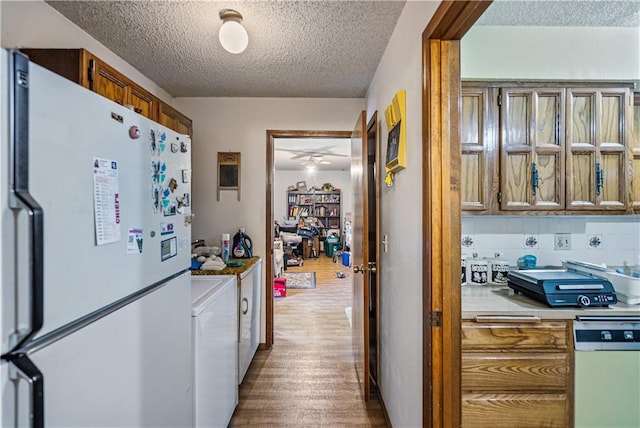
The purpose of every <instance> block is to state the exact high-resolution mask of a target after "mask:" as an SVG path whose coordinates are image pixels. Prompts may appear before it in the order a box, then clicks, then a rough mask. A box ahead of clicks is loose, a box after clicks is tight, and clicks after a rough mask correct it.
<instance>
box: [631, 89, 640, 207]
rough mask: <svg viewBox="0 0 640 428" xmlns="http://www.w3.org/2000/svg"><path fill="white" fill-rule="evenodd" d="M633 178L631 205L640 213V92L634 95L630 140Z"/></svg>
mask: <svg viewBox="0 0 640 428" xmlns="http://www.w3.org/2000/svg"><path fill="white" fill-rule="evenodd" d="M629 146H630V149H631V162H632V171H633V176H632V178H631V180H632V182H631V188H632V193H631V204H632V207H633V210H634V211H635V212H636V213H638V212H640V92H636V93H635V94H634V103H633V130H632V132H631V139H630V144H629Z"/></svg>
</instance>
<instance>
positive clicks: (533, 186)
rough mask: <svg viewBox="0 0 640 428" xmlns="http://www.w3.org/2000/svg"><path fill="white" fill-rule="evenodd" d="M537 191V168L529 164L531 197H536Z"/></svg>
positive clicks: (533, 164)
mask: <svg viewBox="0 0 640 428" xmlns="http://www.w3.org/2000/svg"><path fill="white" fill-rule="evenodd" d="M537 191H538V167H537V166H536V164H535V162H534V163H532V164H531V193H533V196H535V195H536V193H537Z"/></svg>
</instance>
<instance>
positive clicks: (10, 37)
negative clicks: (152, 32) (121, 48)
mask: <svg viewBox="0 0 640 428" xmlns="http://www.w3.org/2000/svg"><path fill="white" fill-rule="evenodd" d="M0 10H1V13H0V30H1V39H0V42H1V44H2V47H4V48H84V49H87V50H88V51H90V52H91V53H93V54H95V55H96V56H97V57H98V58H100V59H101V60H103V61H105V62H106V63H108V64H109V65H111V66H112V67H113V68H115V69H116V70H118V71H120V72H121V73H123V74H124V75H125V76H127V77H128V78H130V79H131V80H133V81H134V82H136V83H137V84H139V85H140V86H142V87H143V88H144V89H146V90H147V91H149V92H151V93H152V94H154V95H155V96H157V97H158V98H160V99H162V100H163V101H165V102H166V103H169V104H172V97H171V95H169V94H168V93H167V92H166V91H165V90H164V89H162V88H160V87H159V86H158V85H156V84H155V83H153V82H152V81H151V80H149V79H148V78H146V77H145V76H144V75H143V74H142V73H140V72H139V71H138V70H136V69H135V68H133V67H132V66H131V65H129V63H127V62H125V61H124V60H123V59H122V58H120V57H119V56H117V55H116V54H114V53H113V52H111V51H110V50H109V49H107V48H106V47H105V46H104V45H103V44H102V43H100V42H98V41H97V40H96V39H94V38H93V37H91V36H90V35H89V34H87V33H85V31H84V30H82V29H81V28H80V27H78V26H77V25H76V24H74V23H72V22H71V21H69V20H68V19H67V18H65V17H64V16H63V15H62V14H60V13H59V12H58V11H57V10H55V9H54V8H52V7H51V6H49V5H48V4H46V3H45V2H44V1H42V0H29V1H5V0H2V1H0Z"/></svg>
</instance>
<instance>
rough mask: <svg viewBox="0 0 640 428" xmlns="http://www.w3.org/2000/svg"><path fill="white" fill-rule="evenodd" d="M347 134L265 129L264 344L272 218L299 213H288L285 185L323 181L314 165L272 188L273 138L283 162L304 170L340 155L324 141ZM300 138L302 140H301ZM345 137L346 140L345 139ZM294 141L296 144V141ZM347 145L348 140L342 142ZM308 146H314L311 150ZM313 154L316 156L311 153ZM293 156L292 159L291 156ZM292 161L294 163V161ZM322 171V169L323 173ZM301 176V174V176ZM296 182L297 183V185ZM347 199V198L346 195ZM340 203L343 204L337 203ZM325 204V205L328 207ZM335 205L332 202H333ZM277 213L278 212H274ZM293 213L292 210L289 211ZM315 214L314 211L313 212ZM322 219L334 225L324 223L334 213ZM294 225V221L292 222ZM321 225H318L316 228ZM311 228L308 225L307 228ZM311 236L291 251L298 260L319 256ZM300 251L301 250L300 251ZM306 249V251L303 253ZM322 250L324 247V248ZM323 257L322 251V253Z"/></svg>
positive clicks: (269, 314) (270, 334) (269, 313)
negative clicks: (311, 171)
mask: <svg viewBox="0 0 640 428" xmlns="http://www.w3.org/2000/svg"><path fill="white" fill-rule="evenodd" d="M350 137H351V132H350V131H277V130H268V131H267V156H266V157H267V210H266V211H267V223H266V235H267V242H268V243H270V244H269V245H268V248H267V250H268V251H267V257H268V260H269V263H266V269H265V278H267V280H266V281H265V283H266V284H265V319H266V323H265V324H266V325H265V347H267V348H270V347H271V346H273V343H274V322H273V320H274V296H273V286H272V280H271V278H274V273H275V271H274V269H275V266H276V263H274V260H275V259H274V257H275V254H274V240H275V238H276V227H275V222H276V221H278V223H279V225H280V226H281V225H282V224H281V223H283V218H284V217H286V218H287V220H288V219H289V217H294V218H296V219H299V218H300V216H299V215H298V214H299V213H296V215H292V216H290V215H289V214H290V213H289V209H290V207H289V204H288V199H287V195H286V194H287V191H286V190H287V189H289V186H292V190H293V189H298V188H299V187H301V186H304V188H305V189H306V190H311V188H312V187H317V186H318V184H319V185H320V186H322V185H324V184H325V183H324V180H323V179H320V181H323V182H322V183H319V181H318V178H321V177H325V175H320V174H319V173H318V172H317V169H316V173H315V176H313V174H312V175H307V176H306V177H308V178H309V179H308V180H307V179H300V180H297V179H296V180H294V181H295V182H292V183H291V184H288V185H287V187H286V188H283V189H276V188H275V184H276V180H275V175H276V171H275V165H276V160H275V158H276V147H277V142H278V141H282V142H283V144H281V146H280V150H279V152H280V153H278V154H279V155H284V156H281V157H282V158H283V159H284V160H283V162H285V163H287V162H288V163H289V164H290V166H289V168H294V167H296V168H297V166H298V165H300V166H305V169H303V170H300V169H298V171H302V172H305V171H306V166H316V168H317V167H319V166H320V165H322V164H320V162H323V161H324V162H333V161H337V160H338V158H340V157H342V156H333V154H335V153H336V152H335V151H334V150H329V149H328V148H327V143H328V141H330V140H332V139H334V140H335V139H349V138H350ZM303 141H304V143H302V142H303ZM345 141H346V140H345ZM296 142H297V143H298V144H296ZM323 142H324V143H325V145H324V146H323V145H322V144H323ZM300 144H305V145H308V147H305V146H300ZM345 144H346V145H347V146H348V144H347V143H345ZM312 149H315V151H314V150H312ZM314 155H317V156H314ZM292 158H293V159H292ZM303 163H304V164H305V165H301V164H303ZM294 164H296V165H294ZM323 174H324V173H323ZM283 176H284V177H287V178H285V179H287V180H289V181H291V179H292V178H293V177H294V176H295V177H298V176H299V175H290V174H283ZM302 177H304V176H302ZM301 182H304V184H302V183H301ZM299 184H300V186H299ZM276 191H277V192H279V193H282V195H280V197H276V195H275V192H276ZM349 200H350V199H349ZM276 201H279V202H278V205H280V207H279V208H277V209H276V207H275V202H276ZM349 204H350V203H349ZM341 205H342V206H343V205H344V204H341ZM328 206H329V205H327V207H328ZM334 207H335V205H334ZM306 208H313V209H315V207H306ZM342 210H343V211H345V209H344V208H342ZM276 212H277V213H279V214H276ZM291 214H293V213H291ZM314 214H315V212H314ZM324 217H325V218H324V221H326V222H327V223H324V225H326V226H335V225H336V224H335V223H328V222H329V221H330V219H333V218H334V217H330V216H324ZM296 225H297V222H296ZM341 226H342V223H340V226H339V227H338V230H340V229H341ZM319 229H322V228H319ZM330 229H331V228H330V227H327V228H326V230H324V231H321V232H320V233H322V232H325V233H328V231H329V230H330ZM310 230H311V229H310ZM312 233H315V230H313V231H312ZM310 238H311V239H307V240H305V241H306V242H305V244H304V245H308V243H311V246H312V248H309V247H305V246H303V247H302V248H301V249H300V247H298V249H297V250H295V251H297V252H298V253H297V254H295V255H296V257H297V256H300V257H301V259H302V260H304V259H305V255H306V256H311V257H313V255H314V251H315V256H316V257H319V256H322V255H321V254H319V250H320V247H319V239H318V243H317V247H316V246H315V245H316V243H315V242H314V236H310ZM324 245H327V242H326V241H325V242H324ZM291 250H292V252H293V251H294V250H293V249H291ZM323 250H326V248H324V247H323ZM300 252H301V253H302V254H300ZM305 252H306V254H305ZM325 254H326V251H325ZM324 257H326V255H325V256H324ZM311 260H312V261H313V258H311ZM286 262H288V260H287V261H286ZM303 266H304V262H303ZM300 270H301V271H304V269H300Z"/></svg>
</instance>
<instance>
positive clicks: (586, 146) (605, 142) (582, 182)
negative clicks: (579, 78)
mask: <svg viewBox="0 0 640 428" xmlns="http://www.w3.org/2000/svg"><path fill="white" fill-rule="evenodd" d="M630 102H631V101H630V91H629V89H628V88H610V89H609V88H607V89H590V88H578V89H572V88H569V89H567V171H568V179H567V198H568V201H567V209H570V210H619V211H624V210H627V203H628V196H627V192H628V190H629V189H630V177H629V173H628V172H627V169H628V164H627V149H628V139H629V134H630V130H631V123H630V122H631V117H630V114H629V115H628V114H627V112H630V111H631V109H629V108H627V105H628V104H629V103H630Z"/></svg>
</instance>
